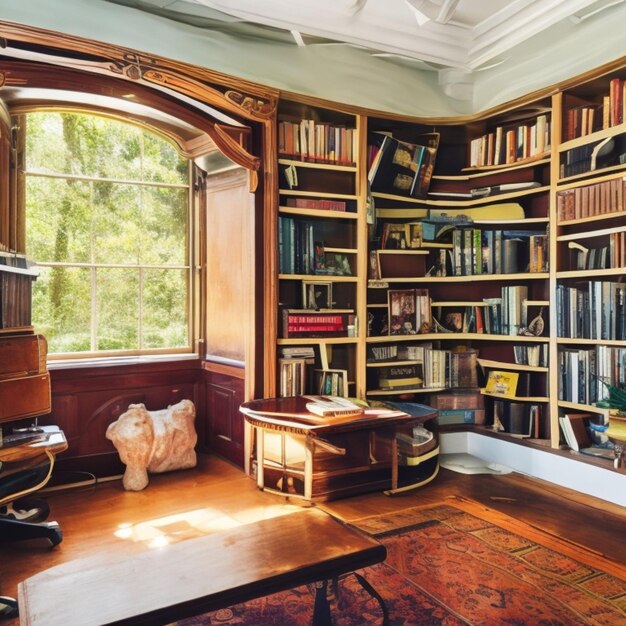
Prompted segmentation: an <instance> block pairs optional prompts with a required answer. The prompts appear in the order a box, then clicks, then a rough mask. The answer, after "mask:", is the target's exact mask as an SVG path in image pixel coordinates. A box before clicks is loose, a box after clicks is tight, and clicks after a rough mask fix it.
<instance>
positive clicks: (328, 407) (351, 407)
mask: <svg viewBox="0 0 626 626" xmlns="http://www.w3.org/2000/svg"><path fill="white" fill-rule="evenodd" d="M304 397H305V398H306V399H307V400H308V402H307V403H306V408H307V411H309V412H310V413H313V414H314V415H319V416H321V417H351V416H358V415H362V414H363V407H362V406H359V405H358V404H355V403H354V402H352V401H350V400H348V399H347V398H342V397H340V396H304Z"/></svg>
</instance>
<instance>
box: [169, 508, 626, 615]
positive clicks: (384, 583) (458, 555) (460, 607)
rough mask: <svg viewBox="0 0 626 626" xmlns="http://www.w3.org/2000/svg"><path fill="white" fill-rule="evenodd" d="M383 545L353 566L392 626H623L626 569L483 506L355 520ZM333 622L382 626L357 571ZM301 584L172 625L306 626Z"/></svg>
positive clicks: (307, 604) (344, 587)
mask: <svg viewBox="0 0 626 626" xmlns="http://www.w3.org/2000/svg"><path fill="white" fill-rule="evenodd" d="M353 525H354V526H355V527H357V528H359V529H360V530H362V531H364V532H366V533H368V534H370V535H372V536H374V537H377V538H378V539H379V540H380V541H381V542H382V543H384V544H385V546H386V547H387V559H386V561H385V562H384V563H382V564H378V565H375V566H373V567H368V568H365V569H362V570H360V571H359V574H361V575H362V576H363V577H364V578H365V579H366V580H367V581H368V582H369V583H370V584H371V585H372V586H373V587H374V588H375V589H376V591H377V592H378V593H379V594H380V595H381V596H382V597H383V598H384V600H385V603H386V605H387V609H388V612H389V624H390V625H391V626H409V625H411V626H412V625H415V626H419V625H424V626H426V625H428V626H431V625H432V626H434V625H439V624H440V625H442V626H456V625H460V624H477V625H478V624H480V625H486V626H491V625H494V626H496V625H504V624H507V625H515V626H536V625H545V626H548V625H549V626H570V625H574V624H581V625H591V624H593V625H600V624H605V625H607V626H608V625H610V626H622V625H624V626H626V566H624V565H621V564H619V563H616V562H614V561H611V560H609V559H608V558H606V557H604V556H602V555H600V554H597V553H594V552H592V551H590V550H588V549H586V548H584V547H582V546H580V545H576V544H573V543H571V542H569V541H566V540H563V539H560V538H558V537H555V536H553V535H550V534H548V533H546V532H543V531H542V530H540V529H538V528H535V527H533V526H530V525H528V524H525V523H523V522H520V521H518V520H515V519H514V518H511V517H509V516H507V515H504V514H502V513H499V512H497V511H494V510H492V509H489V508H486V507H484V506H482V505H480V504H478V503H476V502H472V501H469V500H465V499H462V498H452V499H450V500H446V501H445V502H443V503H440V504H437V505H430V506H426V507H412V508H409V509H405V510H403V511H400V512H395V513H391V514H388V515H377V516H373V517H368V518H364V519H361V520H359V521H358V522H356V523H354V524H353ZM330 600H331V610H332V617H333V623H334V624H336V625H337V626H364V625H370V624H380V623H382V611H381V609H380V606H379V604H378V602H377V601H376V600H375V599H374V598H373V597H372V596H371V595H370V594H369V593H368V592H367V591H366V590H365V589H364V588H363V587H362V586H361V585H360V584H359V582H358V581H357V579H356V577H355V576H354V575H347V576H344V577H342V578H341V579H340V580H339V581H338V583H336V584H335V585H333V586H332V588H331V591H330ZM313 601H314V589H313V588H312V586H302V587H297V588H295V589H291V590H289V591H285V592H281V593H276V594H273V595H270V596H266V597H263V598H259V599H257V600H253V601H250V602H246V603H242V604H238V605H235V606H232V607H229V608H226V609H222V610H220V611H215V612H212V613H207V614H205V615H201V616H198V617H195V618H191V619H185V620H182V621H180V622H177V624H178V626H215V625H226V626H235V625H237V626H267V625H276V626H301V625H302V626H304V625H308V624H310V623H311V618H312V614H313Z"/></svg>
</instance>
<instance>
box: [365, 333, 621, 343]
mask: <svg viewBox="0 0 626 626" xmlns="http://www.w3.org/2000/svg"><path fill="white" fill-rule="evenodd" d="M459 340H462V341H471V340H473V341H478V340H480V341H486V342H487V341H512V342H515V343H548V341H549V340H550V339H549V337H527V336H524V335H495V334H489V333H454V332H449V333H425V334H423V335H382V336H380V337H368V338H367V343H389V342H397V341H413V342H415V341H459ZM624 344H625V345H626V342H624Z"/></svg>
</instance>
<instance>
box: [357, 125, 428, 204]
mask: <svg viewBox="0 0 626 626" xmlns="http://www.w3.org/2000/svg"><path fill="white" fill-rule="evenodd" d="M368 146H369V147H368V152H369V154H368V175H367V177H368V181H369V183H370V188H371V190H372V192H374V193H385V194H392V195H398V196H407V197H412V198H422V197H424V196H426V194H427V192H428V188H429V187H430V181H431V179H432V175H433V171H434V167H435V159H436V156H437V149H438V147H439V133H435V132H433V133H425V134H423V135H420V136H419V137H417V138H416V141H415V142H414V143H411V142H408V141H401V140H399V139H396V138H394V137H393V136H392V135H390V134H387V133H377V132H373V133H370V134H369V136H368Z"/></svg>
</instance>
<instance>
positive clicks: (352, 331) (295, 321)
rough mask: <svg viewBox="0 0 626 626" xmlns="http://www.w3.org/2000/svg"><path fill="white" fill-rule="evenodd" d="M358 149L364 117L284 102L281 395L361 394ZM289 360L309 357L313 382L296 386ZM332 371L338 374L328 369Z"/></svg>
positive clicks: (361, 204)
mask: <svg viewBox="0 0 626 626" xmlns="http://www.w3.org/2000/svg"><path fill="white" fill-rule="evenodd" d="M360 151H361V127H360V121H359V117H358V116H357V115H354V114H349V113H346V112H342V111H339V110H334V109H328V108H322V107H317V106H312V105H309V104H306V103H305V102H298V101H283V102H282V103H281V106H280V110H279V114H278V163H277V166H278V171H279V190H278V193H279V208H278V241H277V244H278V245H277V254H278V270H279V275H278V299H277V303H278V306H277V316H278V326H277V327H278V340H277V354H278V357H279V358H280V359H282V361H281V367H280V368H278V370H277V371H278V376H279V377H280V378H281V380H280V385H279V389H282V390H283V393H287V394H289V391H290V390H291V391H294V392H296V391H297V392H300V391H302V390H304V391H306V392H307V393H320V392H325V391H332V392H334V393H340V394H341V395H351V396H356V395H360V394H362V382H360V378H361V374H360V373H359V372H360V369H359V367H358V362H359V361H360V360H362V357H361V354H360V352H361V348H360V343H362V342H360V340H359V336H360V333H361V330H360V324H359V322H360V317H361V315H362V312H361V309H362V308H363V296H362V292H363V287H362V283H363V279H364V276H363V269H364V267H365V263H364V259H365V257H364V247H363V243H364V228H365V226H364V224H365V206H364V198H365V194H364V192H363V189H362V182H361V178H360V176H361V156H360V154H361V153H360ZM298 346H300V347H301V350H300V351H299V350H298ZM289 358H305V359H307V363H306V368H307V374H306V382H305V384H303V385H302V384H300V383H298V385H297V388H296V387H294V388H293V389H290V388H289V386H288V385H287V386H286V385H285V384H284V380H283V378H282V375H281V372H284V371H285V370H286V368H287V366H286V365H285V359H289ZM329 370H333V372H331V374H334V375H328V376H327V375H325V374H323V373H324V372H326V371H329ZM320 381H329V382H328V384H329V385H330V388H329V389H326V388H324V389H321V388H320V387H319V385H320V384H321V383H320ZM335 381H340V384H339V386H338V382H335ZM344 381H347V384H346V382H344ZM333 383H334V384H333ZM339 387H340V388H339Z"/></svg>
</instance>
